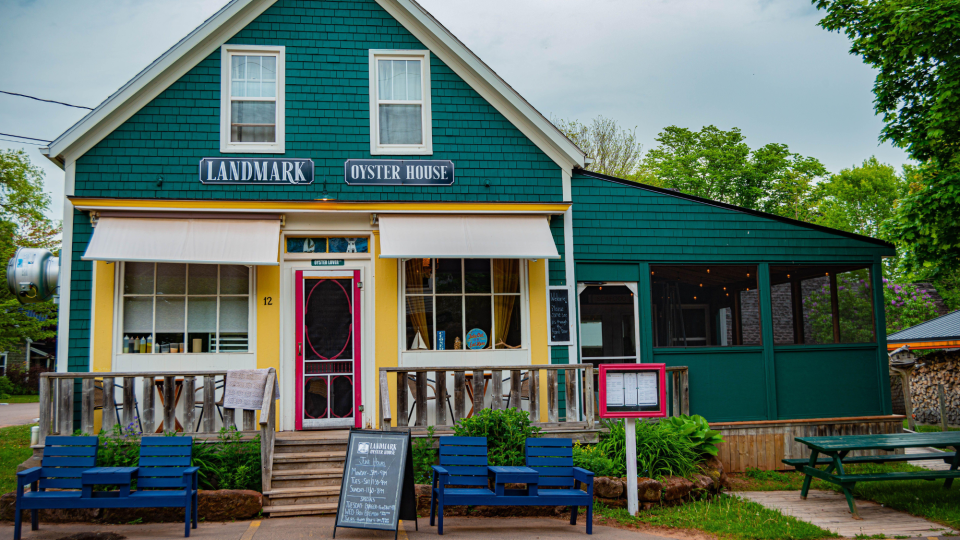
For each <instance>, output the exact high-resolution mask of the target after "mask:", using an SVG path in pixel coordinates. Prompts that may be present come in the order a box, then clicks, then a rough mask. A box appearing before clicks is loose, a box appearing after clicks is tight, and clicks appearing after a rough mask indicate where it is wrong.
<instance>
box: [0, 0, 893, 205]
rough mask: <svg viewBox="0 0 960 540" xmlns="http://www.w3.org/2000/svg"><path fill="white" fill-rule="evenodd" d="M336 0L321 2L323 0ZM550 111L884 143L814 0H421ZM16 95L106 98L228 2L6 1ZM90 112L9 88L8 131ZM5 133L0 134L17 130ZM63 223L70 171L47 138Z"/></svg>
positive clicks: (651, 125) (750, 139) (854, 69)
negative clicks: (64, 170) (66, 172)
mask: <svg viewBox="0 0 960 540" xmlns="http://www.w3.org/2000/svg"><path fill="white" fill-rule="evenodd" d="M317 1H321V0H317ZM420 2H421V4H422V5H423V6H424V7H425V8H426V9H427V10H428V11H430V12H431V13H432V14H433V15H434V16H435V17H436V18H437V19H438V20H439V21H440V22H441V23H443V24H444V25H445V26H446V27H447V28H448V29H450V30H451V31H452V32H453V34H454V35H456V36H457V37H458V38H460V40H461V41H463V42H464V43H465V44H466V45H467V46H468V47H469V48H471V49H472V50H473V51H474V53H476V54H477V55H478V56H479V57H480V58H481V59H483V60H484V61H485V62H486V63H487V64H488V65H489V66H490V67H492V68H493V69H494V70H495V71H496V72H497V73H498V74H500V76H501V77H503V79H504V80H506V81H507V82H508V83H509V84H510V85H512V86H513V87H514V88H515V89H516V90H517V91H518V92H519V93H520V94H521V95H523V96H524V97H525V98H526V99H527V100H528V101H529V102H530V103H532V104H533V105H534V106H535V107H536V108H537V109H539V110H540V112H542V113H543V114H544V115H546V116H547V117H549V118H564V119H578V120H581V121H588V120H590V119H591V118H593V117H595V116H597V115H604V116H608V117H612V118H615V119H617V120H618V121H619V122H620V123H621V124H622V125H623V126H625V127H628V128H634V127H636V131H637V135H638V137H639V139H640V141H641V142H642V143H643V146H644V148H645V149H650V148H653V147H654V146H655V141H654V138H655V137H656V135H657V133H658V132H659V131H660V130H661V129H662V128H663V127H665V126H669V125H678V126H684V127H689V128H692V129H699V128H700V127H701V126H703V125H709V124H713V125H716V126H717V127H719V128H721V129H730V128H732V127H739V128H740V129H741V130H742V131H743V133H744V134H745V135H746V137H747V143H748V144H749V145H750V146H751V147H754V148H756V147H758V146H761V145H763V144H766V143H769V142H776V143H784V144H787V145H789V146H790V149H791V150H792V151H794V152H798V153H800V154H803V155H808V156H813V157H816V158H818V159H820V160H821V161H822V162H823V163H824V164H825V165H826V166H827V168H828V169H829V170H830V171H832V172H836V171H839V170H840V169H842V168H845V167H850V166H852V165H854V164H857V163H860V162H862V161H863V160H864V159H866V158H868V157H870V156H871V155H876V156H877V157H878V158H879V159H880V160H881V161H884V162H887V163H890V164H893V165H895V166H897V167H898V168H899V166H900V165H902V164H903V163H905V162H906V155H905V154H904V152H903V151H901V150H899V149H895V148H893V147H891V146H890V145H889V144H882V145H881V144H878V142H877V135H878V133H879V131H880V128H881V126H882V123H881V120H880V118H879V117H877V116H875V115H874V114H873V109H872V100H873V94H872V93H871V91H870V89H871V86H872V82H873V77H874V73H873V71H872V70H871V69H869V68H867V67H866V66H864V65H863V63H862V62H861V60H860V59H859V58H857V57H853V56H851V55H850V54H849V53H848V52H847V51H848V48H849V42H848V40H847V38H846V37H845V36H841V35H838V34H835V33H828V32H826V31H825V30H822V29H821V28H819V27H817V26H816V23H817V21H818V20H819V18H820V14H819V13H818V12H817V11H816V10H815V9H813V7H811V5H810V2H809V1H807V0H723V1H717V0H483V1H482V2H481V1H477V0H420ZM0 3H2V7H0V51H2V53H3V58H4V63H3V66H4V69H3V70H0V90H5V91H10V92H18V93H23V94H31V95H35V96H39V97H43V98H47V99H54V100H58V101H65V102H68V103H73V104H77V105H86V106H89V107H94V106H96V105H97V104H99V103H100V102H101V101H103V100H104V99H105V98H106V97H107V96H109V95H110V94H111V93H113V92H114V91H116V90H117V89H118V88H119V87H120V86H122V85H123V84H124V83H125V82H126V81H128V80H129V79H130V78H132V77H133V76H134V75H135V74H136V73H137V72H139V71H140V70H141V69H143V68H144V67H145V66H146V65H147V64H149V63H150V62H151V61H152V60H154V59H155V58H156V57H157V56H159V55H160V54H162V53H163V51H165V50H166V49H167V48H169V47H170V46H171V45H173V44H174V43H176V42H177V41H178V40H179V39H180V38H182V37H183V36H184V35H186V34H187V33H188V32H190V30H192V29H193V28H195V27H196V26H197V25H199V24H200V23H201V22H203V20H204V19H206V18H207V17H209V16H210V15H212V14H213V13H214V12H215V11H216V10H217V9H219V8H220V7H221V6H223V5H224V4H225V3H226V2H225V0H83V1H82V2H78V1H76V0H0ZM84 113H85V111H82V110H80V109H71V108H67V107H62V106H59V105H52V104H45V103H38V102H34V101H30V100H26V99H23V98H18V97H12V96H7V95H3V94H0V133H13V134H16V135H25V136H28V137H37V138H41V139H53V138H55V137H57V136H58V135H60V134H61V133H62V132H63V131H65V130H66V129H67V128H68V127H70V126H71V125H72V124H73V123H74V122H76V121H77V120H79V119H80V118H81V117H82V116H83V115H84ZM7 138H8V137H4V136H2V135H0V139H7ZM21 147H22V148H24V149H26V150H27V151H28V152H29V153H30V156H31V158H32V159H33V160H34V162H35V163H37V164H39V165H41V166H42V167H43V168H44V170H45V171H46V174H47V176H46V184H47V189H48V190H49V191H50V192H51V193H52V194H53V197H54V200H55V201H57V202H55V205H54V206H55V210H54V212H53V214H54V215H55V216H56V217H59V214H60V208H62V205H61V204H60V203H59V202H58V199H59V198H60V197H62V195H63V173H62V171H60V170H59V169H58V168H57V167H55V166H54V165H53V164H52V163H50V162H49V161H47V159H46V158H44V157H43V156H41V155H40V153H39V152H38V151H37V150H36V147H34V146H30V145H21V144H17V143H11V142H7V141H4V140H0V148H21Z"/></svg>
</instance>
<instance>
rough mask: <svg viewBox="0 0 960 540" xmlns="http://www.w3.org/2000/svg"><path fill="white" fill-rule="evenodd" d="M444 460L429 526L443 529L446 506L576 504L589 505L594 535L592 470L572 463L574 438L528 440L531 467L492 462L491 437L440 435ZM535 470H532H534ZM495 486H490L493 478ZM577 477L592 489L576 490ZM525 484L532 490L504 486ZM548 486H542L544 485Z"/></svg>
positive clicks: (436, 475) (574, 512)
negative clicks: (499, 465)
mask: <svg viewBox="0 0 960 540" xmlns="http://www.w3.org/2000/svg"><path fill="white" fill-rule="evenodd" d="M439 443H440V464H439V465H434V466H433V483H432V489H431V495H430V525H434V522H435V521H436V525H437V533H439V534H443V508H444V506H455V505H468V506H479V505H485V506H571V507H572V512H571V516H570V523H571V524H572V525H576V522H577V507H578V506H586V507H587V534H593V473H591V472H590V471H587V470H584V469H579V468H575V467H574V466H573V443H572V442H571V441H570V440H569V439H527V445H526V460H527V467H489V466H488V464H487V439H486V437H440V438H439ZM531 469H533V470H531ZM491 481H492V482H493V484H494V489H493V490H491V489H490V482H491ZM576 482H582V483H584V484H586V486H587V491H582V490H579V489H576V485H575V484H576ZM508 483H525V484H527V489H505V485H506V484H508ZM544 486H546V487H548V489H540V488H541V487H544Z"/></svg>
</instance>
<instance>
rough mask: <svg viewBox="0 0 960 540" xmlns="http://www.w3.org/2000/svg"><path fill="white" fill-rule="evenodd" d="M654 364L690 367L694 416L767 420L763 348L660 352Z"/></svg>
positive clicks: (715, 419) (718, 420)
mask: <svg viewBox="0 0 960 540" xmlns="http://www.w3.org/2000/svg"><path fill="white" fill-rule="evenodd" d="M653 362H655V363H663V364H666V365H667V366H668V367H672V366H687V367H689V368H690V414H699V415H702V416H704V417H706V418H707V419H708V420H710V421H711V422H735V421H745V420H766V419H767V406H766V393H767V390H766V389H767V383H766V377H765V376H764V372H763V351H762V350H760V348H759V347H736V348H734V347H728V348H725V349H718V348H713V347H712V348H710V349H701V350H696V349H688V350H686V351H664V350H657V351H655V352H654V355H653Z"/></svg>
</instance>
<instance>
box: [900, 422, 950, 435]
mask: <svg viewBox="0 0 960 540" xmlns="http://www.w3.org/2000/svg"><path fill="white" fill-rule="evenodd" d="M903 429H910V426H909V424H908V423H907V419H906V418H904V419H903ZM941 431H943V430H942V429H940V426H939V425H936V426H923V425H920V424H917V433H940V432H941ZM947 431H960V428H955V427H950V426H947Z"/></svg>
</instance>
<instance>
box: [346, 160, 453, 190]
mask: <svg viewBox="0 0 960 540" xmlns="http://www.w3.org/2000/svg"><path fill="white" fill-rule="evenodd" d="M448 168H449V171H447V170H446V169H448ZM455 169H456V168H455V167H454V165H453V162H452V161H450V160H439V159H348V160H346V161H344V162H343V181H344V182H346V184H347V185H348V186H452V185H453V183H454V182H455V181H456V170H455ZM448 172H449V175H448V174H447V173H448ZM418 175H419V177H418ZM411 176H412V177H411Z"/></svg>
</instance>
